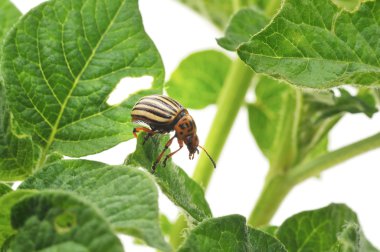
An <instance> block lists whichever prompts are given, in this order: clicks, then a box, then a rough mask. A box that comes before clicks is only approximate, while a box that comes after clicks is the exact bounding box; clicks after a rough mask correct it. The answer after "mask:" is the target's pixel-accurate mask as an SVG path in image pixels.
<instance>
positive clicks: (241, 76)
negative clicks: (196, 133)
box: [193, 59, 253, 188]
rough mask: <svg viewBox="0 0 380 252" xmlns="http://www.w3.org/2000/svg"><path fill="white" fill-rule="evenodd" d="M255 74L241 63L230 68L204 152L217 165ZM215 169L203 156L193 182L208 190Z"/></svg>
mask: <svg viewBox="0 0 380 252" xmlns="http://www.w3.org/2000/svg"><path fill="white" fill-rule="evenodd" d="M252 76H253V71H252V70H251V69H250V68H249V67H248V66H246V65H245V64H244V63H243V62H242V61H241V60H240V59H237V60H235V61H234V62H233V64H232V65H231V67H230V70H229V73H228V75H227V78H226V80H225V82H224V84H223V88H222V90H221V93H220V94H219V97H218V102H217V107H218V110H217V112H216V115H215V118H214V121H213V123H212V125H211V129H210V132H209V134H208V136H207V139H206V144H205V149H206V150H207V151H208V153H209V154H210V156H212V157H213V158H214V159H215V161H217V160H218V158H219V156H220V153H221V152H222V149H223V146H224V144H225V142H226V140H227V137H228V135H229V133H230V130H231V128H232V125H233V123H234V121H235V118H236V116H237V114H238V112H239V109H240V106H241V104H242V103H243V101H244V97H245V95H246V93H247V90H248V88H249V86H250V84H251V80H252ZM213 172H214V168H213V167H212V165H211V162H210V160H209V158H208V157H207V155H205V153H201V155H200V156H199V160H198V163H197V166H196V167H195V171H194V174H193V179H194V180H195V181H196V182H198V183H199V184H201V185H202V186H203V187H204V188H207V186H208V184H209V182H210V179H211V176H212V173H213Z"/></svg>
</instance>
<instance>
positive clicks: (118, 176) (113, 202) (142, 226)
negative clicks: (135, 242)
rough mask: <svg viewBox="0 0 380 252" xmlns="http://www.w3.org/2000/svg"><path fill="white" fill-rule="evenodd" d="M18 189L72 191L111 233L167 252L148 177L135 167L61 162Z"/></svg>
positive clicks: (89, 162) (153, 193) (150, 180)
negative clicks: (101, 218) (90, 206)
mask: <svg viewBox="0 0 380 252" xmlns="http://www.w3.org/2000/svg"><path fill="white" fill-rule="evenodd" d="M19 188H21V189H38V190H46V189H57V190H64V191H68V192H75V193H76V194H78V195H80V196H81V197H83V198H84V199H86V200H88V201H89V202H92V204H94V205H95V206H96V207H97V208H98V209H97V211H98V212H99V213H101V214H102V216H104V217H105V218H106V219H107V221H108V222H109V223H110V224H111V227H112V229H113V230H115V231H117V232H121V233H124V234H128V235H132V236H135V237H137V238H140V239H142V240H144V241H145V242H146V243H147V244H148V245H150V246H153V247H156V248H158V249H160V250H162V251H170V250H171V249H170V247H169V245H168V244H167V243H166V242H165V240H164V238H163V235H162V233H161V229H160V225H159V215H158V194H157V189H156V186H155V184H154V182H153V180H152V179H151V178H149V176H148V175H147V174H146V173H145V172H143V171H140V170H138V169H136V168H135V167H131V166H128V167H127V166H110V165H106V164H103V163H99V162H94V161H87V160H62V161H59V162H55V163H52V164H50V165H47V166H45V167H44V169H42V170H41V171H40V172H38V173H36V174H34V175H33V176H32V177H29V178H28V179H27V180H25V181H24V182H23V183H22V184H21V185H20V187H19Z"/></svg>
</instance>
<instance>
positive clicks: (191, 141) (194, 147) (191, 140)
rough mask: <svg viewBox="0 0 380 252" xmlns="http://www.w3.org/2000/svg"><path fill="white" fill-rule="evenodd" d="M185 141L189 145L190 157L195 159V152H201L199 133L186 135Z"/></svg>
mask: <svg viewBox="0 0 380 252" xmlns="http://www.w3.org/2000/svg"><path fill="white" fill-rule="evenodd" d="M184 142H185V144H186V146H187V149H188V150H189V159H193V158H194V154H195V152H197V153H198V154H199V150H198V145H199V140H198V136H197V134H193V135H189V136H186V137H185V139H184Z"/></svg>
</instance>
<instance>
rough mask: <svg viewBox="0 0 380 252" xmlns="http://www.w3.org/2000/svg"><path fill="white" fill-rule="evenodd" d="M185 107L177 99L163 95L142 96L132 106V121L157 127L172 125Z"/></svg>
mask: <svg viewBox="0 0 380 252" xmlns="http://www.w3.org/2000/svg"><path fill="white" fill-rule="evenodd" d="M183 109H184V108H183V107H182V106H181V104H179V103H178V102H177V101H175V100H173V99H171V98H169V97H166V96H163V95H149V96H145V97H143V98H141V99H140V100H139V101H138V102H137V103H136V104H135V106H134V107H133V108H132V112H131V115H132V121H133V122H139V121H142V122H144V123H146V124H148V125H149V126H151V127H152V126H153V127H154V128H156V127H157V126H159V125H162V126H165V125H171V124H172V123H173V122H174V120H175V119H176V117H177V116H178V114H179V113H180V112H181V111H182V110H183Z"/></svg>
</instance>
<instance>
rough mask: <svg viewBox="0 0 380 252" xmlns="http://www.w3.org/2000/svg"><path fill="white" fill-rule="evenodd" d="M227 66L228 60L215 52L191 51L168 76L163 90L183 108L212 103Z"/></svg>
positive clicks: (221, 84)
mask: <svg viewBox="0 0 380 252" xmlns="http://www.w3.org/2000/svg"><path fill="white" fill-rule="evenodd" d="M230 65H231V59H230V58H228V57H227V56H226V55H225V54H223V53H221V52H218V51H213V50H208V51H201V52H196V53H193V54H191V55H190V56H188V57H187V58H186V59H184V60H183V61H182V62H181V63H180V64H179V66H178V68H177V69H176V70H175V71H174V72H173V74H172V75H171V76H170V80H169V81H168V82H167V83H166V84H165V86H166V90H167V92H168V94H169V95H170V97H173V98H174V99H176V100H178V101H180V102H181V104H182V105H183V106H184V107H186V108H193V109H201V108H204V107H206V106H207V105H210V104H215V103H216V101H217V99H218V96H219V92H220V90H221V89H222V86H223V83H224V79H225V78H226V76H227V73H228V69H229V68H230ZM194 97H196V99H194Z"/></svg>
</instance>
